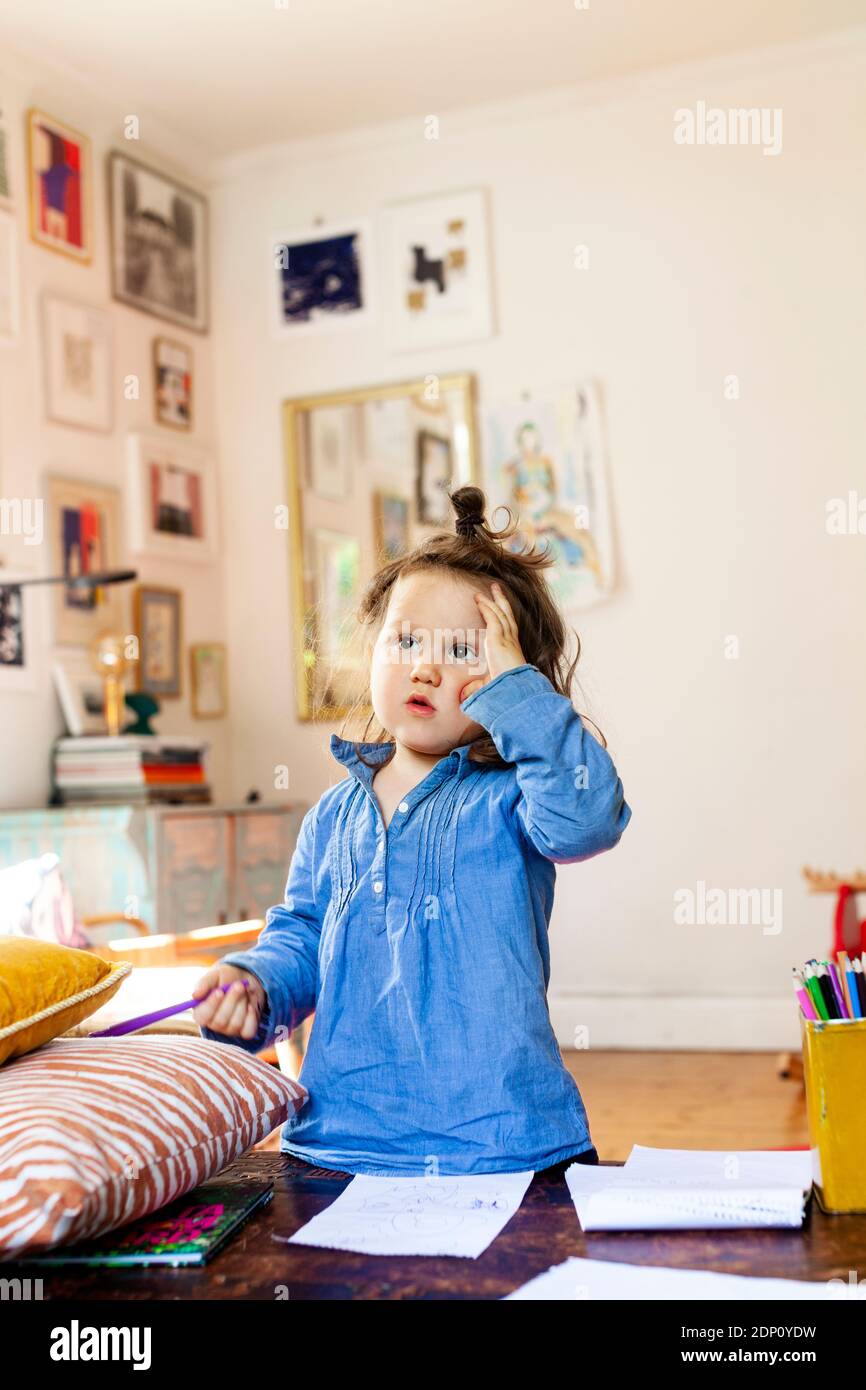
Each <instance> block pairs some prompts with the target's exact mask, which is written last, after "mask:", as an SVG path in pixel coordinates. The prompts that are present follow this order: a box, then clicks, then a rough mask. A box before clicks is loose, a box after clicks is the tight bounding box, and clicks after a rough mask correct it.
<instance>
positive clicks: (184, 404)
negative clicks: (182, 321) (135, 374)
mask: <svg viewBox="0 0 866 1390" xmlns="http://www.w3.org/2000/svg"><path fill="white" fill-rule="evenodd" d="M153 393H154V404H153V413H154V418H155V419H156V422H157V424H158V425H168V426H169V428H170V429H175V430H188V429H190V428H191V427H192V349H191V348H188V347H187V346H186V344H185V343H176V342H173V341H172V339H171V338H154V340H153Z"/></svg>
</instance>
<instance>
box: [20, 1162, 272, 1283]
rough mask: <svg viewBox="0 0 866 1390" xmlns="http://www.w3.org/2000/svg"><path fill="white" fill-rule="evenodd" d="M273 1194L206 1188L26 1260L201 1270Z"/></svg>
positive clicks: (226, 1186)
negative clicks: (95, 1236)
mask: <svg viewBox="0 0 866 1390" xmlns="http://www.w3.org/2000/svg"><path fill="white" fill-rule="evenodd" d="M273 1195H274V1185H273V1183H272V1182H247V1183H211V1184H205V1185H203V1186H202V1187H197V1188H195V1190H194V1191H192V1192H188V1193H187V1194H186V1196H185V1197H179V1198H178V1199H177V1201H174V1202H170V1203H169V1204H168V1206H165V1207H162V1208H161V1210H160V1211H155V1212H152V1213H151V1214H150V1216H143V1217H141V1218H140V1219H139V1220H138V1221H132V1222H130V1224H129V1225H128V1226H123V1227H121V1228H120V1229H119V1230H116V1231H109V1232H107V1234H106V1235H104V1236H99V1237H98V1239H96V1240H92V1241H87V1242H86V1243H83V1244H81V1245H69V1246H66V1247H65V1248H61V1249H55V1250H48V1251H46V1252H45V1253H44V1254H42V1255H28V1257H27V1263H28V1264H41V1265H113V1266H118V1265H175V1266H178V1265H203V1264H205V1263H206V1262H207V1261H208V1260H209V1259H211V1257H212V1256H213V1255H215V1254H216V1252H217V1251H218V1250H221V1249H222V1247H223V1246H224V1245H225V1244H226V1242H227V1241H229V1240H231V1238H232V1237H233V1236H235V1235H236V1234H237V1232H238V1231H239V1230H240V1228H241V1226H242V1225H243V1224H244V1222H245V1221H247V1220H249V1218H250V1217H251V1216H252V1214H253V1212H255V1211H258V1210H259V1208H260V1207H263V1206H265V1205H266V1204H267V1203H268V1202H269V1201H270V1200H271V1198H272V1197H273Z"/></svg>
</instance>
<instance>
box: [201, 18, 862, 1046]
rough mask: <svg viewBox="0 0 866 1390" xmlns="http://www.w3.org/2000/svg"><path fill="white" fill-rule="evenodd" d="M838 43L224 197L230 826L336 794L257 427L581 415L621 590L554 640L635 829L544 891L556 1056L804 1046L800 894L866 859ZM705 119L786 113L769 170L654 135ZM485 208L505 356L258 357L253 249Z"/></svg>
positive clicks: (392, 137) (241, 172)
mask: <svg viewBox="0 0 866 1390" xmlns="http://www.w3.org/2000/svg"><path fill="white" fill-rule="evenodd" d="M851 42H852V41H849V47H848V48H847V49H845V48H843V47H841V46H840V45H837V44H835V43H831V44H826V45H816V46H815V47H814V48H809V47H806V48H797V49H794V50H790V51H787V52H786V51H779V52H774V53H767V54H759V55H750V56H748V57H745V58H742V59H740V60H738V61H730V62H721V63H717V64H713V65H707V66H703V67H690V68H683V69H680V70H677V71H674V70H671V71H669V72H666V73H658V74H655V75H653V76H650V77H647V78H644V79H631V80H629V81H627V82H621V83H619V82H618V83H613V84H609V85H607V86H602V87H599V88H594V89H593V90H592V92H591V93H590V94H589V96H586V95H584V96H583V97H581V95H580V94H579V93H575V94H573V95H569V94H560V93H556V94H553V95H550V96H547V97H545V96H541V97H539V99H538V100H537V101H532V100H530V101H519V102H514V103H512V104H510V105H508V106H505V107H495V108H487V109H485V110H478V111H476V112H463V113H460V114H459V115H455V116H453V117H449V116H448V115H447V114H442V116H441V138H440V140H439V141H438V142H428V141H426V140H425V139H424V138H423V128H422V119H421V118H420V117H419V119H418V120H417V121H412V122H408V123H405V124H401V125H399V126H392V127H389V128H382V129H378V130H375V131H372V130H370V131H354V132H348V133H347V134H346V135H345V136H343V137H336V138H333V137H332V138H327V139H323V140H319V141H311V142H307V143H305V144H298V145H294V146H293V145H287V146H284V147H281V148H279V149H277V148H274V149H272V150H269V151H265V152H263V153H262V154H261V155H260V156H259V157H256V158H249V159H247V160H244V159H240V160H235V161H233V162H232V163H231V164H230V165H228V166H226V168H225V172H224V178H223V180H222V182H221V184H220V186H219V188H218V189H217V190H216V191H215V195H214V201H215V214H216V216H215V223H216V227H217V238H216V246H215V265H214V281H215V285H216V287H217V294H218V307H219V320H220V333H219V334H218V336H217V339H216V348H217V354H218V361H217V372H218V382H219V391H218V406H219V418H220V437H221V445H222V454H223V463H224V469H225V504H226V511H227V514H228V515H229V516H230V517H231V527H230V528H229V529H228V530H227V539H226V566H227V571H228V573H229V574H230V576H231V587H230V589H229V591H228V595H227V600H228V632H229V643H230V650H231V658H232V660H231V672H232V710H233V722H232V755H233V763H232V784H233V788H234V791H235V793H238V794H239V793H242V792H244V791H245V790H246V788H247V787H248V786H249V785H251V784H256V785H258V786H260V787H261V788H263V789H266V788H268V786H269V785H270V784H271V782H272V778H273V769H274V766H275V765H276V764H281V763H288V765H289V767H290V769H291V779H292V787H291V789H290V791H291V794H292V795H296V796H300V797H303V798H304V799H305V800H307V801H309V802H312V801H315V800H316V799H317V798H318V796H319V795H321V793H322V791H323V790H324V789H325V787H326V786H327V785H329V784H330V783H332V782H333V781H335V780H336V778H337V776H338V775H339V773H340V769H339V768H338V767H337V764H336V763H334V762H333V760H332V759H331V757H330V753H329V751H328V746H327V745H328V737H329V734H330V732H331V731H332V728H333V727H336V726H328V727H327V728H322V727H319V728H316V727H313V726H309V725H305V726H302V725H299V724H298V723H297V722H296V720H295V716H294V709H295V704H294V691H293V675H294V673H293V664H292V644H293V641H294V640H295V635H294V633H293V631H292V617H291V607H290V601H289V556H288V552H287V545H288V542H287V539H286V533H285V532H281V531H275V530H274V528H273V525H272V516H273V508H274V505H275V504H276V503H277V502H280V501H282V500H284V499H285V496H286V488H285V481H284V473H283V454H282V438H281V419H280V403H281V401H282V400H283V399H284V398H286V397H289V396H293V395H299V394H304V393H307V392H318V391H329V390H336V389H339V388H341V387H353V386H361V385H366V384H373V383H379V382H386V381H391V380H399V379H406V378H409V377H412V376H417V375H422V374H424V373H426V372H428V371H435V372H446V371H450V370H457V369H465V370H471V371H473V372H475V373H477V377H478V383H479V394H480V400H481V407H482V409H483V408H484V405H485V403H490V402H494V401H497V400H499V399H501V398H503V397H508V396H509V394H511V393H514V392H517V391H519V390H521V389H522V388H524V387H527V388H530V389H533V388H537V389H543V388H544V387H545V386H547V385H549V384H550V383H556V382H562V381H568V380H570V379H573V378H576V377H578V376H581V375H584V374H590V375H593V376H596V377H598V378H600V379H601V380H602V382H603V383H604V388H605V392H606V400H607V420H608V432H609V440H610V456H611V475H612V487H613V494H614V506H615V512H616V517H617V525H618V544H619V553H620V559H621V581H620V586H619V589H618V591H617V593H616V595H615V596H614V597H613V598H612V600H611V601H610V602H608V603H606V604H604V605H603V606H599V607H597V608H595V609H593V610H591V611H589V612H586V613H584V614H583V615H582V616H580V617H579V618H578V620H577V626H578V627H579V630H580V632H581V635H582V638H583V640H584V658H583V661H582V663H581V667H580V668H579V670H581V671H582V685H583V690H584V692H585V693H586V694H587V695H588V697H589V698H590V705H589V708H590V711H591V712H592V713H594V715H595V717H596V718H597V719H598V721H599V722H600V724H601V726H602V728H603V729H604V730H605V732H606V734H607V737H608V740H609V744H610V747H611V751H612V753H613V756H614V758H615V760H616V762H617V766H618V768H619V770H620V773H621V776H622V778H623V781H624V785H625V789H626V795H627V799H628V801H629V802H630V804H631V806H632V809H633V813H634V814H633V820H632V823H631V825H630V826H629V828H628V830H627V832H626V834H625V836H624V838H623V840H622V842H621V844H620V845H619V846H618V847H617V848H616V849H615V850H614V851H613V852H612V853H610V854H606V855H603V856H601V857H599V858H598V859H596V860H594V861H591V862H589V863H586V864H583V865H576V866H569V867H565V868H562V869H560V870H559V878H558V889H557V899H556V906H555V910H554V917H553V924H552V950H553V979H552V984H551V992H550V999H551V1008H552V1013H553V1016H554V1019H555V1022H556V1026H557V1029H558V1035H559V1038H560V1041H561V1042H562V1043H563V1044H568V1043H571V1041H572V1038H573V1032H574V1028H575V1026H577V1025H579V1024H586V1025H587V1026H588V1027H589V1043H590V1045H591V1046H596V1047H598V1046H609V1045H618V1044H619V1045H624V1044H628V1043H643V1044H648V1045H665V1046H685V1047H702V1046H714V1047H715V1046H722V1047H724V1046H730V1047H754V1046H767V1047H772V1046H776V1045H787V1044H794V1045H796V1044H797V1039H798V1032H797V1024H796V1017H795V1011H794V1008H793V1005H792V1002H791V999H790V984H789V980H790V972H791V966H792V965H793V964H795V963H796V964H800V963H801V962H802V961H803V960H804V959H805V958H806V957H807V956H810V955H813V954H816V955H823V954H825V953H826V950H827V948H828V947H829V939H830V935H829V934H830V915H831V907H832V900H831V899H828V898H823V897H817V898H810V897H808V896H807V894H806V892H805V889H804V884H803V882H802V879H801V876H800V869H801V866H802V865H803V864H805V863H808V864H813V865H819V866H824V867H828V868H829V867H835V868H836V869H838V870H840V871H844V870H846V869H850V868H853V867H854V865H856V864H857V863H858V862H860V863H862V862H863V861H864V858H866V853H864V849H863V843H864V842H863V801H864V797H863V788H864V785H866V738H864V731H863V691H864V688H866V649H864V644H863V641H862V630H863V624H862V613H863V603H864V567H866V565H864V557H866V539H864V538H863V537H855V536H842V537H830V536H828V534H827V533H826V530H825V504H826V501H827V499H828V498H830V497H833V496H846V495H847V492H848V490H849V489H851V488H859V489H860V493H861V495H863V490H864V461H863V460H864V450H863V443H864V440H863V408H862V401H863V372H864V362H866V319H864V312H863V310H864V289H866V285H864V278H866V272H864V257H863V228H864V226H866V189H864V183H863V179H862V177H861V174H862V167H863V134H862V132H863V130H864V129H866V82H864V77H866V48H864V45H863V43H862V41H861V42H860V43H859V44H858V45H857V46H856V47H851V46H850V44H851ZM699 100H703V101H706V102H707V103H708V104H710V105H720V106H723V107H725V108H727V107H731V106H755V105H757V106H761V107H771V108H774V107H781V108H782V111H783V150H782V153H781V154H779V155H778V156H776V157H773V156H765V155H763V154H762V152H761V149H760V148H755V147H728V148H723V147H712V148H711V147H707V146H703V147H684V146H678V145H676V144H675V143H674V141H673V138H672V132H673V125H674V120H673V113H674V110H675V109H676V108H679V107H691V108H694V107H695V105H696V103H697V102H698V101H699ZM476 186H483V187H486V188H487V189H488V190H489V191H490V203H491V209H492V241H493V264H494V271H495V285H496V293H497V300H498V322H499V331H498V334H497V336H495V337H494V338H492V339H490V340H489V341H486V342H481V343H477V344H471V345H469V346H465V347H458V348H453V349H449V350H444V351H439V352H435V353H431V354H411V355H401V356H389V355H387V354H386V353H385V351H384V349H383V340H382V332H381V328H380V327H379V326H377V325H375V324H374V325H372V326H370V327H367V328H363V329H356V330H353V331H351V332H349V331H346V332H339V333H336V332H335V333H329V334H325V335H322V336H318V337H304V338H302V339H299V340H298V342H297V343H296V344H294V343H291V342H289V343H285V342H279V341H277V342H275V341H274V340H273V339H272V337H271V335H270V311H271V304H270V291H271V282H270V277H269V273H268V259H267V258H268V252H269V247H270V245H271V244H272V238H273V235H274V234H275V233H277V234H279V233H282V232H285V231H286V230H287V229H291V228H294V227H297V226H298V225H304V224H306V223H309V222H310V221H311V220H312V219H313V218H314V217H317V216H321V217H324V218H325V219H326V220H339V219H348V218H355V217H365V216H369V217H372V218H373V219H374V220H375V218H376V215H377V213H378V212H379V210H380V209H381V208H382V206H383V205H384V204H386V203H388V202H389V201H395V200H399V199H402V198H408V197H412V196H417V195H423V194H427V193H435V192H439V191H444V190H448V189H460V188H464V187H476ZM577 243H586V244H587V245H588V247H589V250H590V268H589V270H587V271H576V270H574V269H573V268H572V264H573V247H574V246H575V244H577ZM730 373H735V374H736V375H737V376H738V377H739V381H740V390H741V396H740V399H739V400H737V401H731V400H727V399H726V398H725V395H724V391H723V386H724V378H725V377H726V375H728V374H730ZM731 634H734V635H736V636H737V637H738V638H739V642H740V653H741V654H740V656H739V659H738V660H727V659H725V656H724V648H723V643H724V639H725V638H726V636H728V635H731ZM479 872H483V869H482V866H479ZM699 880H703V881H704V882H705V883H706V884H707V885H708V886H709V887H711V888H723V889H725V890H728V889H739V888H743V889H745V888H763V889H766V890H770V891H772V890H774V889H781V890H782V893H783V899H782V903H783V918H782V922H783V927H782V930H781V932H780V933H779V934H777V935H773V934H769V933H765V932H764V930H763V928H762V926H761V925H760V923H757V922H753V923H752V924H737V923H734V924H731V925H728V926H708V925H704V926H699V925H695V926H692V927H684V926H675V925H674V922H673V895H674V892H675V891H676V890H677V889H680V888H692V889H696V887H697V884H698V881H699Z"/></svg>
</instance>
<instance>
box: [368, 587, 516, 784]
mask: <svg viewBox="0 0 866 1390" xmlns="http://www.w3.org/2000/svg"><path fill="white" fill-rule="evenodd" d="M476 592H480V593H484V594H488V595H489V594H490V588H489V586H488V585H487V584H486V583H481V582H479V583H478V584H477V585H476V584H473V583H470V582H469V580H467V579H463V578H460V577H458V576H457V575H453V576H452V575H448V574H442V573H441V572H439V573H437V572H436V571H425V572H422V573H420V574H411V575H407V576H405V578H402V579H398V580H397V582H396V583H395V584H394V586H393V588H392V590H391V597H390V601H389V604H388V610H387V612H386V614H385V619H384V622H383V623H382V629H381V632H380V633H379V636H378V638H377V639H376V645H375V647H374V649H373V661H372V668H371V672H370V689H371V696H372V702H373V709H374V710H375V712H376V717H377V719H378V720H379V721H380V723H381V724H383V725H384V727H385V728H386V729H389V730H390V732H391V733H392V734H393V735H394V737H395V739H396V740H397V743H398V744H402V745H404V746H405V747H408V748H411V749H413V750H414V751H415V752H417V753H429V754H431V755H436V756H439V757H444V756H445V754H446V753H450V752H451V749H452V748H457V747H459V746H460V745H461V744H464V743H470V742H471V741H472V739H474V738H478V737H479V736H480V735H481V734H482V733H483V732H484V730H483V727H482V725H480V724H476V723H474V722H473V721H472V720H471V719H468V718H467V717H466V715H465V714H464V713H463V712H462V710H461V709H460V701H461V699H462V698H463V694H462V692H463V690H464V688H465V687H466V686H467V685H468V684H469V682H470V681H472V680H477V679H478V678H479V677H482V678H483V677H486V675H487V662H486V659H485V653H486V645H485V644H486V637H487V632H486V626H485V623H484V618H483V616H482V613H481V609H480V608H479V607H478V605H477V603H476V602H475V599H474V598H473V594H475V593H476ZM413 696H420V697H422V699H423V700H426V706H424V705H422V707H421V708H420V709H419V707H418V706H417V705H413V704H412V703H410V702H411V700H412V697H413Z"/></svg>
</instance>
